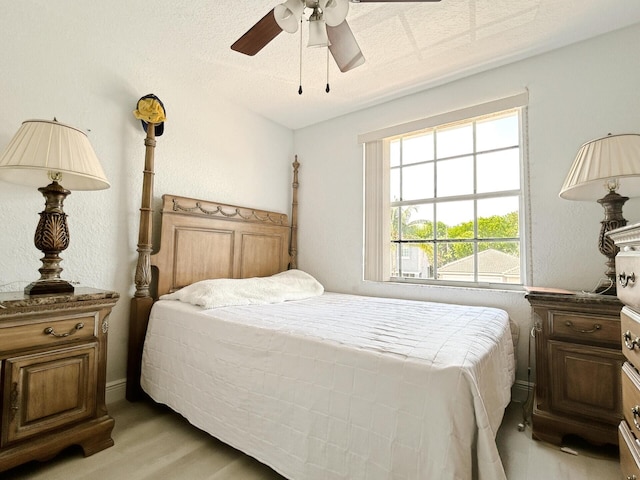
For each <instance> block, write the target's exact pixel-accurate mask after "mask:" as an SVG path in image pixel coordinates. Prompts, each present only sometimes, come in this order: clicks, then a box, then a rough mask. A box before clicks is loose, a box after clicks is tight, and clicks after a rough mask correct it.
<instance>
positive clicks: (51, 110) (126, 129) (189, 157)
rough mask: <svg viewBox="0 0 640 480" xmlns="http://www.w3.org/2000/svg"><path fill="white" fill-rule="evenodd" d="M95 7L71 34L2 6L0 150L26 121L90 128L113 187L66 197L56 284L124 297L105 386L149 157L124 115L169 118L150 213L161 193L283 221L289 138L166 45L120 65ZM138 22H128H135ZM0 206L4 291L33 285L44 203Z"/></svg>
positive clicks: (26, 191)
mask: <svg viewBox="0 0 640 480" xmlns="http://www.w3.org/2000/svg"><path fill="white" fill-rule="evenodd" d="M91 5H93V4H91ZM91 5H90V4H87V6H86V10H85V11H80V10H81V9H82V8H85V6H80V5H78V7H77V8H78V12H77V17H74V19H72V20H73V21H71V23H72V24H74V28H71V27H69V25H70V23H69V21H66V20H69V19H66V18H64V19H63V18H61V15H63V13H59V12H57V11H56V3H55V2H43V3H42V4H41V5H39V6H38V7H37V8H34V6H33V4H28V5H27V4H25V5H22V3H21V2H16V3H15V4H11V5H5V7H7V8H5V9H4V10H3V14H2V15H0V38H2V40H3V48H2V67H1V68H0V92H2V95H1V98H2V114H1V115H0V150H4V147H5V146H6V145H7V143H8V142H9V140H10V139H11V137H12V136H13V134H14V133H15V132H16V131H17V130H18V128H19V126H20V124H21V122H22V121H24V120H27V119H31V118H43V119H52V118H53V117H54V116H55V117H57V119H58V120H59V121H61V122H63V123H68V124H71V125H73V126H76V127H78V128H80V129H82V130H85V131H87V130H90V131H89V132H88V136H89V139H90V141H91V143H92V145H93V147H94V149H95V151H96V153H97V155H98V157H99V159H100V160H101V163H102V166H103V168H104V170H105V173H106V175H107V177H108V179H109V181H110V183H111V188H110V189H108V190H103V191H98V192H79V191H78V192H72V194H71V195H70V196H69V197H68V198H67V200H66V202H65V212H66V213H67V214H68V216H69V228H70V236H71V244H70V246H69V248H68V249H67V250H66V251H64V252H63V253H62V254H61V256H62V257H63V262H62V264H61V266H62V267H63V269H64V271H63V272H62V277H63V278H64V279H66V280H70V281H77V282H80V284H82V285H84V286H92V287H96V288H102V289H109V290H115V291H117V292H119V293H120V295H121V299H120V301H119V302H118V304H117V306H116V308H115V309H114V312H113V314H112V316H111V319H110V331H109V350H108V355H109V356H108V368H107V381H108V382H117V381H118V380H120V379H123V378H124V377H125V373H126V357H127V353H126V342H127V335H128V315H129V299H130V298H131V295H132V294H133V287H132V284H133V276H134V270H135V262H136V253H135V250H136V244H137V240H138V222H139V214H138V212H139V208H140V195H141V185H142V169H143V166H144V155H145V147H144V137H145V133H144V132H143V130H142V127H141V125H140V122H139V121H138V120H136V119H135V118H134V116H133V114H132V111H133V110H134V109H135V106H136V102H137V100H138V99H139V98H140V97H141V96H143V95H145V94H147V93H155V94H156V95H158V96H159V97H160V98H161V99H162V101H163V102H164V104H165V106H166V109H167V116H168V120H167V122H166V126H165V131H164V135H163V136H161V137H158V139H157V147H156V152H155V164H156V172H157V174H156V176H155V196H156V202H155V203H156V207H157V208H159V202H160V196H161V195H162V194H164V193H172V194H179V195H184V196H189V197H194V198H205V199H211V200H218V201H221V202H224V203H232V204H242V205H247V206H255V207H256V208H263V209H270V210H276V211H280V212H288V211H289V208H290V198H291V195H290V183H291V171H290V165H291V162H292V161H293V133H292V132H291V130H289V129H287V128H284V127H282V126H279V125H276V124H275V123H272V122H270V121H267V120H265V119H264V118H263V117H260V116H257V115H255V114H253V113H250V112H248V111H246V110H243V109H241V108H238V107H237V106H236V105H234V104H233V103H231V102H230V101H228V100H226V99H224V98H222V97H221V96H219V95H218V94H216V89H215V79H203V78H200V77H199V73H198V67H197V64H196V65H189V64H186V62H187V59H182V58H176V57H175V56H172V55H169V54H167V55H164V56H163V52H166V49H167V45H166V41H165V44H163V43H162V41H157V40H156V39H152V40H151V41H157V42H158V43H157V44H158V58H157V61H156V62H155V63H153V62H151V63H148V62H142V63H141V64H138V63H137V62H135V61H133V62H132V61H130V60H129V61H127V60H126V59H125V57H126V58H129V59H130V58H131V57H130V56H125V55H119V52H122V50H121V49H122V48H130V49H135V48H136V45H129V46H125V47H122V46H115V45H114V42H116V41H117V38H118V37H117V36H116V37H113V38H112V39H111V40H109V39H108V36H105V27H104V26H103V25H101V12H100V10H99V8H111V7H109V6H108V5H106V4H105V5H104V6H102V7H100V6H99V5H97V4H96V5H95V7H96V8H92V7H91ZM141 8H148V7H144V6H143V5H141ZM135 16H136V15H133V18H132V21H140V18H142V17H141V16H138V20H136V19H135ZM63 20H64V21H63ZM74 29H75V30H74ZM71 30H74V31H71ZM160 33H161V32H159V34H160ZM140 41H141V42H142V41H145V39H141V40H140ZM183 62H185V63H184V64H183ZM62 184H63V185H64V181H63V182H62ZM43 186H44V185H43ZM0 202H1V205H2V208H0V225H2V229H1V230H0V241H1V245H2V252H3V254H2V255H0V285H2V287H1V288H2V290H21V289H22V288H24V286H25V285H26V284H27V283H29V282H31V281H33V280H36V279H37V278H39V273H38V271H37V270H38V268H39V267H40V266H41V263H40V261H39V259H40V257H42V253H41V252H39V251H38V250H37V249H36V248H35V246H34V245H33V235H34V232H35V228H36V225H37V222H38V213H39V212H40V211H42V209H43V207H44V198H43V197H42V195H41V194H40V193H39V192H38V191H37V190H36V189H34V188H29V187H22V186H16V185H11V184H8V183H4V182H0Z"/></svg>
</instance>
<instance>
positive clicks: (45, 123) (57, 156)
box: [0, 120, 110, 190]
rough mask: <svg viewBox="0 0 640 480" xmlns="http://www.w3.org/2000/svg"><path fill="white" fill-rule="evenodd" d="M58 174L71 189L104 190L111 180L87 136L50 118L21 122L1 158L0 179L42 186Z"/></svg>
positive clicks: (61, 180)
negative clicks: (52, 175)
mask: <svg viewBox="0 0 640 480" xmlns="http://www.w3.org/2000/svg"><path fill="white" fill-rule="evenodd" d="M49 172H52V174H55V173H59V174H60V175H61V176H60V177H59V181H60V182H61V183H64V186H65V188H68V189H70V190H103V189H105V188H109V187H110V185H109V182H108V181H107V177H106V175H105V174H104V171H103V170H102V166H101V165H100V161H99V160H98V157H97V156H96V154H95V152H94V151H93V148H92V147H91V144H90V143H89V139H88V138H87V135H86V134H85V133H84V132H83V131H81V130H78V129H77V128H74V127H71V126H69V125H65V124H63V123H59V122H56V121H49V120H27V121H25V122H23V123H22V125H21V126H20V128H19V129H18V132H17V133H16V134H15V135H14V136H13V139H12V140H11V141H10V142H9V145H8V146H7V148H6V149H5V151H4V153H3V154H2V157H0V180H4V181H5V182H9V183H16V184H19V185H29V186H34V187H40V186H42V185H45V184H46V183H48V181H50V179H51V178H52V177H51V176H49Z"/></svg>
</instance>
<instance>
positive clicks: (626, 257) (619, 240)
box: [609, 224, 640, 480]
mask: <svg viewBox="0 0 640 480" xmlns="http://www.w3.org/2000/svg"><path fill="white" fill-rule="evenodd" d="M609 236H610V237H611V238H612V239H613V240H614V242H615V243H616V246H617V247H619V248H620V251H619V252H618V254H617V255H616V281H617V294H618V297H619V298H620V300H621V301H622V302H623V303H624V308H623V309H622V312H621V313H620V317H621V323H620V327H621V338H622V342H623V347H622V351H623V353H624V356H625V357H626V360H627V361H626V362H625V363H624V365H623V366H622V407H623V413H624V420H622V421H621V422H620V425H619V428H618V434H619V438H620V466H621V468H622V478H625V479H628V480H640V374H639V373H638V369H640V285H639V283H640V224H636V225H630V226H627V227H623V228H619V229H617V230H613V231H611V232H609Z"/></svg>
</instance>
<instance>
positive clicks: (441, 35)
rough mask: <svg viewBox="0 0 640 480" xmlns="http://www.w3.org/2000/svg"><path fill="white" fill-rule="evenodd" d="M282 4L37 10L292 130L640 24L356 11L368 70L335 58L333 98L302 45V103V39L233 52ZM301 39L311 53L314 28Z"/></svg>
mask: <svg viewBox="0 0 640 480" xmlns="http://www.w3.org/2000/svg"><path fill="white" fill-rule="evenodd" d="M281 1H282V0H172V1H168V0H158V1H156V2H152V3H148V2H130V1H126V2H125V1H121V0H113V1H110V2H97V3H96V2H86V5H85V4H84V3H85V2H75V1H62V2H50V1H49V0H31V1H30V4H31V5H33V6H34V7H37V14H39V15H42V16H45V15H46V16H47V21H49V22H55V28H56V30H57V32H58V35H66V36H69V41H85V42H87V43H88V44H89V45H90V47H91V48H92V49H94V50H95V51H94V52H93V53H94V55H95V58H101V59H103V61H104V59H107V60H109V59H113V61H117V62H118V64H119V65H122V66H123V69H124V67H125V66H126V65H128V64H129V65H133V64H135V68H136V69H138V71H143V72H151V71H153V70H154V69H156V70H157V69H158V68H162V76H163V80H164V81H166V82H171V83H172V84H175V85H178V86H179V85H181V84H186V82H183V81H184V80H185V79H186V78H187V77H188V79H189V84H191V85H193V84H194V82H195V83H196V84H201V85H202V87H203V89H206V90H209V91H215V92H216V94H218V95H223V96H224V97H226V98H229V99H231V100H232V101H233V102H235V103H239V104H242V105H244V106H246V107H247V108H249V109H251V110H253V111H255V112H257V113H259V114H261V115H263V116H264V117H267V118H269V119H272V120H273V121H275V122H277V123H280V124H282V125H284V126H287V127H289V128H293V129H295V128H300V127H304V126H307V125H311V124H314V123H317V122H320V121H323V120H327V119H330V118H333V117H336V116H339V115H343V114H345V113H348V112H351V111H354V110H357V109H360V108H363V107H366V106H370V105H374V104H377V103H381V102H383V101H387V100H390V99H393V98H397V97H399V96H402V95H405V94H408V93H411V92H414V91H417V90H420V89H423V88H427V87H429V86H433V85H437V84H440V83H443V82H446V81H450V80H452V79H455V78H459V77H461V76H464V75H468V74H471V73H474V72H478V71H481V70H483V69H486V68H490V67H494V66H498V65H501V64H505V63H508V62H511V61H515V60H518V59H522V58H525V57H528V56H531V55H536V54H539V53H542V52H545V51H548V50H551V49H554V48H558V47H561V46H564V45H568V44H570V43H573V42H577V41H580V40H584V39H586V38H589V37H593V36H597V35H600V34H603V33H606V32H608V31H612V30H616V29H619V28H623V27H625V26H628V25H631V24H634V23H638V22H640V0H441V1H440V2H438V3H416V2H413V3H351V4H350V8H349V13H348V15H347V20H348V22H349V25H350V26H351V29H352V31H353V33H354V35H355V37H356V39H357V41H358V43H359V45H360V48H361V50H362V52H363V53H364V56H365V58H366V63H365V64H364V65H362V66H360V67H357V68H356V69H354V70H352V71H350V72H347V73H341V72H340V71H339V70H338V69H337V67H336V65H335V63H334V62H333V59H331V62H330V69H329V81H330V84H331V92H330V93H328V94H327V93H326V92H325V84H326V75H327V51H326V49H324V48H321V49H314V48H306V47H305V48H303V49H302V86H303V90H304V91H303V94H302V95H298V92H297V91H298V84H299V75H300V33H299V32H298V33H296V34H289V33H286V32H282V33H280V34H279V35H278V36H277V37H276V38H275V39H274V40H273V41H271V42H270V43H269V44H268V45H267V46H266V47H265V48H264V49H263V50H262V51H260V52H258V54H257V55H255V56H254V57H249V56H246V55H243V54H240V53H237V52H235V51H232V50H231V49H230V46H231V44H232V43H233V42H234V41H235V40H237V39H238V38H239V37H240V36H241V35H243V34H244V33H245V32H246V31H247V30H248V29H249V28H250V27H251V26H252V25H253V24H254V23H255V22H257V21H258V20H259V19H260V18H262V17H263V16H264V15H265V14H266V13H267V12H269V11H270V10H271V9H272V8H273V7H274V6H275V5H277V4H278V3H280V2H281ZM12 5H13V6H10V7H8V9H9V12H8V13H7V15H8V17H6V18H5V21H6V22H21V21H22V17H21V15H26V13H25V12H26V11H25V9H24V8H23V7H19V5H22V2H14V3H13V4H12ZM12 10H13V12H12ZM19 10H21V11H19ZM11 13H14V15H15V18H12V17H11ZM29 14H30V15H31V17H33V14H32V13H31V12H29ZM31 17H29V18H31ZM25 18H26V17H25ZM33 18H35V17H33ZM32 23H33V22H32ZM39 24H40V25H41V24H42V22H41V21H39ZM52 24H53V23H52ZM30 35H33V33H30ZM303 35H304V42H305V44H306V36H307V28H306V25H305V27H304V28H303ZM107 39H108V40H107ZM159 93H161V92H159Z"/></svg>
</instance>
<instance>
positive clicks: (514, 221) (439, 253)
mask: <svg viewBox="0 0 640 480" xmlns="http://www.w3.org/2000/svg"><path fill="white" fill-rule="evenodd" d="M517 99H518V101H517V102H516V103H521V101H522V97H517ZM507 100H513V98H510V99H507ZM504 104H505V102H504V101H502V102H495V104H483V105H481V106H480V107H481V108H480V110H484V111H482V112H481V113H482V114H480V115H475V116H468V117H465V118H460V117H462V114H469V113H473V112H471V111H469V110H471V109H467V110H465V111H462V112H454V113H455V115H456V116H457V117H458V118H457V119H455V120H454V121H449V122H443V123H437V122H436V121H433V119H431V125H428V126H427V127H426V128H424V127H423V128H420V129H410V128H407V127H412V126H423V125H420V124H419V123H418V124H416V122H414V123H413V124H409V125H408V126H403V127H404V128H401V129H400V130H401V131H400V132H399V133H397V132H396V131H394V128H392V129H387V130H385V131H383V132H374V133H375V134H377V135H378V138H375V139H374V140H367V141H365V142H364V143H365V167H366V173H365V182H366V185H365V212H366V214H365V215H366V217H367V218H365V278H368V279H372V280H391V281H409V282H420V283H423V282H426V283H439V284H440V283H444V284H452V285H461V284H465V285H474V286H477V285H488V286H491V285H494V284H495V285H499V286H505V285H522V284H523V283H524V278H525V272H524V268H523V266H524V265H525V262H524V259H523V258H522V252H524V251H526V250H525V249H524V248H523V239H524V235H523V231H524V230H525V228H524V225H525V222H524V219H525V218H526V215H524V208H523V206H524V205H525V201H524V198H523V192H524V191H526V189H525V188H523V185H522V183H523V180H522V179H523V178H525V175H523V171H522V170H523V165H524V162H523V157H524V153H525V152H524V150H525V149H524V148H523V146H522V140H521V139H522V138H523V137H524V135H523V131H524V128H523V125H522V124H523V117H524V116H523V111H524V110H523V109H524V107H523V106H522V105H520V106H509V105H508V106H509V108H506V109H498V108H499V107H504V106H505V105H504ZM436 120H441V118H436ZM380 133H382V135H380ZM372 169H375V170H376V172H375V173H374V172H372ZM374 216H376V217H377V218H373V217H374ZM385 223H387V225H385ZM372 227H374V228H372Z"/></svg>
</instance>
